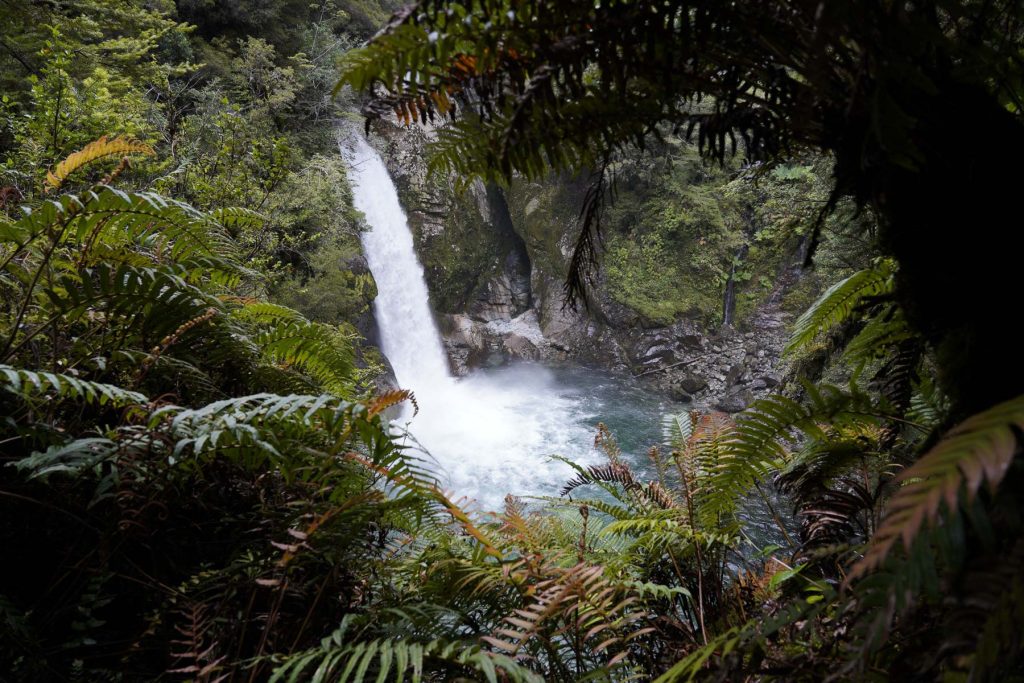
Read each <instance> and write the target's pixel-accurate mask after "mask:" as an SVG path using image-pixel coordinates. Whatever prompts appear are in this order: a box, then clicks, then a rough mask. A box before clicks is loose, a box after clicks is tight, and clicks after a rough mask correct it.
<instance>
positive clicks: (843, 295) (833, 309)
mask: <svg viewBox="0 0 1024 683" xmlns="http://www.w3.org/2000/svg"><path fill="white" fill-rule="evenodd" d="M895 272H896V266H895V263H894V262H893V261H892V260H891V259H882V260H880V261H879V262H878V264H877V265H875V266H873V267H871V268H867V269H865V270H861V271H859V272H856V273H854V274H853V275H851V276H850V277H848V278H846V279H845V280H842V281H840V282H837V283H836V284H834V285H832V286H831V287H829V288H828V289H827V290H826V291H825V293H824V294H822V295H821V297H820V298H819V299H818V300H817V301H815V302H814V304H812V305H811V307H810V308H808V309H807V311H805V312H804V314H803V315H801V316H800V317H799V318H798V319H797V321H796V323H795V324H794V326H793V333H792V334H791V336H790V338H789V342H788V343H787V344H786V349H785V352H786V353H794V352H796V351H798V350H800V349H802V348H805V347H806V346H807V345H809V344H810V343H811V342H812V341H814V340H815V339H816V338H817V337H818V336H819V335H821V334H822V333H824V332H826V331H827V330H829V329H831V328H832V327H834V326H836V325H838V324H840V323H842V322H844V321H846V320H848V319H850V317H851V316H852V315H853V313H854V312H855V311H856V310H857V307H858V306H859V305H860V304H861V303H862V302H863V301H865V300H866V299H868V298H871V297H879V296H882V295H886V294H891V293H892V291H893V287H894V286H895V281H894V276H895Z"/></svg>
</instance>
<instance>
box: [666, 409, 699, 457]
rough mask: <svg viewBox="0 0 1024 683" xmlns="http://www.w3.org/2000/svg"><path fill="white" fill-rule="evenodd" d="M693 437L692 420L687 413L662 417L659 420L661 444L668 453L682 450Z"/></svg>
mask: <svg viewBox="0 0 1024 683" xmlns="http://www.w3.org/2000/svg"><path fill="white" fill-rule="evenodd" d="M692 435H693V419H692V418H691V417H690V414H689V413H676V414H674V415H673V414H668V415H664V416H662V418H661V442H662V444H663V445H664V446H665V448H666V449H668V450H669V451H671V450H683V449H684V448H686V444H687V443H689V441H690V437H691V436H692Z"/></svg>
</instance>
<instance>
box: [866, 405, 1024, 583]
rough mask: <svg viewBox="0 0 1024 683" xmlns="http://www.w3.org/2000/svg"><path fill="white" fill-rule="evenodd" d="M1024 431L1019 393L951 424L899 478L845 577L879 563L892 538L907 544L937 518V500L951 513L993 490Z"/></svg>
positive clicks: (883, 557)
mask: <svg viewBox="0 0 1024 683" xmlns="http://www.w3.org/2000/svg"><path fill="white" fill-rule="evenodd" d="M1022 431H1024V396H1019V397H1017V398H1015V399H1012V400H1010V401H1006V402H1004V403H1000V404H999V405H996V406H993V407H992V408H989V409H988V410H986V411H984V412H982V413H978V414H976V415H972V416H971V417H969V418H968V419H966V420H965V421H964V422H962V423H960V424H959V425H957V426H956V427H954V428H953V429H952V430H950V432H949V433H948V434H947V435H946V436H945V438H943V439H942V441H940V442H939V443H938V444H937V445H936V446H935V447H934V448H932V449H931V450H930V451H929V452H928V453H926V454H925V455H923V456H922V457H921V458H920V459H919V460H917V462H915V463H914V465H913V466H911V467H910V468H908V469H906V470H904V471H903V472H902V473H901V474H900V476H899V477H898V481H901V482H903V483H904V486H903V488H901V489H900V490H899V491H898V492H897V493H896V495H894V496H893V498H892V500H890V501H889V509H888V513H887V514H886V517H885V519H884V521H883V522H882V524H881V526H880V527H879V528H878V530H877V531H876V532H875V534H874V536H873V537H872V539H871V544H870V546H869V547H868V550H867V552H866V553H865V555H864V558H863V559H862V560H861V561H860V562H858V563H857V564H856V565H855V566H854V567H853V569H852V570H851V572H850V580H854V579H856V578H858V577H861V576H864V575H865V574H867V573H869V572H871V571H873V570H875V569H877V568H878V567H880V566H881V565H882V564H883V563H884V562H885V560H886V558H887V557H888V556H889V554H890V552H891V551H892V549H893V547H894V546H895V545H896V543H897V541H899V540H902V541H903V546H904V547H905V548H906V549H907V550H909V549H910V548H911V546H912V545H913V543H914V540H915V539H916V538H917V535H918V533H919V532H920V530H921V528H922V527H923V526H924V525H925V524H935V523H936V522H937V521H938V518H939V515H940V512H941V510H942V504H943V503H945V505H946V509H947V510H948V511H949V512H950V513H954V512H955V511H956V510H957V508H958V507H959V504H960V502H961V495H962V494H961V487H962V488H963V490H964V494H963V495H965V497H966V502H970V501H971V500H973V499H974V496H975V495H976V494H977V492H978V490H979V489H980V488H981V487H982V485H985V484H987V485H988V488H989V490H990V491H991V492H992V493H993V494H994V493H995V491H996V490H997V489H998V487H999V484H1000V482H1001V481H1002V480H1003V477H1004V476H1005V474H1006V471H1007V470H1008V469H1009V467H1010V463H1011V462H1012V461H1013V458H1014V456H1015V455H1016V454H1017V453H1018V452H1019V451H1020V438H1019V437H1020V434H1021V432H1022Z"/></svg>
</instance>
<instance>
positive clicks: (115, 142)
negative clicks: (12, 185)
mask: <svg viewBox="0 0 1024 683" xmlns="http://www.w3.org/2000/svg"><path fill="white" fill-rule="evenodd" d="M128 154H144V155H146V156H153V155H154V154H155V152H154V151H153V148H152V147H150V146H149V145H147V144H145V143H143V142H139V141H138V140H133V139H132V138H126V137H116V138H114V139H112V140H111V139H108V138H107V136H106V135H104V136H103V137H101V138H100V139H99V140H96V141H94V142H90V143H89V144H88V145H86V146H85V147H83V148H82V149H81V150H79V151H77V152H75V153H74V154H72V155H70V156H69V157H68V158H67V159H64V160H63V161H61V162H60V163H59V164H57V166H56V167H55V168H54V169H53V170H52V171H49V172H47V174H46V186H47V188H48V189H51V190H55V189H57V188H59V187H60V186H61V185H63V184H64V181H65V180H66V179H67V177H68V176H70V175H71V174H72V173H74V172H75V171H77V170H78V169H80V168H82V167H83V166H87V165H88V164H91V163H93V162H94V161H98V160H100V159H107V158H109V157H113V156H122V157H123V156H126V155H128Z"/></svg>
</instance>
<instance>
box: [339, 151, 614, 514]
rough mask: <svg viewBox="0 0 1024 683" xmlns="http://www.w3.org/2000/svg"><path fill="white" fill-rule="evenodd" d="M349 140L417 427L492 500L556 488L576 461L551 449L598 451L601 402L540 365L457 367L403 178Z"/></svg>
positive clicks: (390, 340) (381, 312)
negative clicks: (482, 369)
mask: <svg viewBox="0 0 1024 683" xmlns="http://www.w3.org/2000/svg"><path fill="white" fill-rule="evenodd" d="M349 145H350V147H349V148H345V147H344V146H343V154H344V156H345V158H346V160H347V161H348V164H349V168H350V173H349V178H350V179H351V181H352V185H353V192H354V199H355V206H356V208H357V209H359V210H360V211H362V212H363V214H364V215H365V216H366V221H367V223H368V224H369V225H370V228H371V229H370V230H369V231H368V232H365V233H363V235H362V240H363V247H364V250H365V252H366V258H367V261H368V262H369V265H370V270H371V272H372V273H373V277H374V279H375V280H376V282H377V292H378V293H377V299H376V300H375V301H374V313H375V314H376V316H377V323H378V326H379V329H380V338H381V347H382V350H383V351H384V353H385V355H387V357H388V360H389V361H391V365H392V367H393V368H394V370H395V376H396V378H397V379H398V383H399V385H400V386H402V387H403V388H406V389H411V390H412V391H413V392H414V393H415V394H416V398H417V401H418V403H419V406H420V412H419V414H418V415H417V416H416V417H415V418H413V419H412V420H411V422H410V423H409V429H410V432H411V433H412V434H413V435H414V436H415V437H416V439H417V440H418V441H419V442H420V444H422V446H423V447H424V448H425V449H426V450H427V451H428V452H429V453H430V454H431V455H432V456H433V458H434V459H435V460H436V462H437V464H438V466H439V467H440V469H441V470H442V472H441V474H442V476H443V478H444V483H445V485H446V486H448V487H450V488H451V489H452V490H453V491H454V492H455V493H456V494H457V495H460V496H468V497H470V498H474V499H476V500H477V501H478V502H479V503H480V504H481V505H482V506H484V507H485V508H487V509H497V508H499V507H500V505H501V502H502V499H503V498H504V496H505V494H506V493H514V494H517V495H530V494H555V493H556V491H557V490H558V487H559V486H560V485H561V484H562V483H564V481H565V479H566V478H567V477H568V476H570V475H571V470H570V469H569V467H568V466H566V465H565V464H564V463H561V462H559V461H556V460H552V459H551V458H550V457H549V456H550V455H551V454H560V455H565V456H568V457H571V458H572V459H573V460H575V461H577V462H579V463H581V464H585V463H587V462H588V461H594V460H595V455H594V453H593V448H592V445H591V444H592V439H593V431H592V428H593V424H594V422H595V421H596V419H595V418H596V415H595V414H594V412H593V409H594V407H595V406H594V404H593V402H587V401H581V396H580V392H579V390H578V389H577V390H574V389H572V388H567V387H561V386H558V384H557V383H556V382H555V379H554V376H553V375H552V373H551V372H549V371H548V370H545V369H544V368H541V367H538V366H532V365H525V366H516V367H512V368H504V369H502V370H499V371H492V372H488V373H474V374H473V375H471V376H470V377H467V378H464V379H461V380H456V379H455V378H453V377H452V376H451V374H450V373H449V371H448V363H447V358H446V356H445V353H444V348H443V346H442V343H441V338H440V335H439V334H438V331H437V326H436V325H435V323H434V319H433V316H432V314H431V311H430V303H429V299H428V291H427V286H426V282H425V281H424V278H423V267H422V266H421V265H420V263H419V261H418V260H417V258H416V252H415V249H414V248H413V239H412V233H411V231H410V230H409V224H408V221H407V220H406V216H405V213H404V212H403V211H402V207H401V205H400V204H399V200H398V193H397V192H396V190H395V186H394V184H393V183H392V182H391V177H390V175H389V174H388V172H387V168H386V167H385V166H384V162H383V161H382V160H381V158H380V156H379V155H378V154H377V152H376V151H374V149H373V148H372V147H370V145H369V144H368V143H367V142H366V140H364V139H363V138H362V137H361V136H353V139H352V140H351V141H350V142H349Z"/></svg>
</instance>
